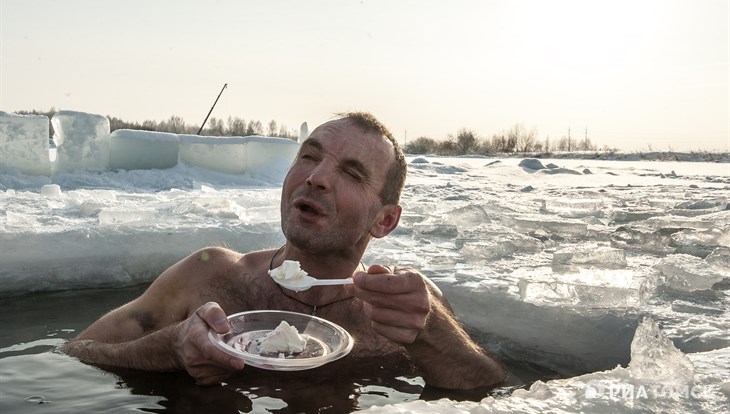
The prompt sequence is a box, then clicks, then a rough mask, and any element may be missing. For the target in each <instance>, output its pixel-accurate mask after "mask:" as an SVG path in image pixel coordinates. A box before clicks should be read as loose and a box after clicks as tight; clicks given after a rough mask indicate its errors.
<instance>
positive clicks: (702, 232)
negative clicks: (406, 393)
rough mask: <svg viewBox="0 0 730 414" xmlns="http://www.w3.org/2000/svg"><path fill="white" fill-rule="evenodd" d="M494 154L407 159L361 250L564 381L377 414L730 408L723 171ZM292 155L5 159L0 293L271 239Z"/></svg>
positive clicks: (512, 353) (273, 242)
mask: <svg viewBox="0 0 730 414" xmlns="http://www.w3.org/2000/svg"><path fill="white" fill-rule="evenodd" d="M161 151H164V149H163V150H161ZM192 157H193V158H194V157H195V152H193V153H192ZM202 158H203V157H202V155H201V159H202ZM494 161H495V160H493V159H484V158H437V157H409V178H408V181H407V183H406V188H405V190H404V194H403V199H402V204H403V207H404V214H403V218H402V222H401V225H400V227H399V228H398V229H397V230H396V232H395V233H394V234H392V235H390V236H388V237H387V238H385V239H382V240H377V241H376V242H374V243H373V244H372V246H371V248H370V250H369V251H368V253H367V255H366V257H365V258H364V260H365V261H366V262H385V263H400V264H409V265H414V266H416V267H418V268H419V269H421V270H422V271H423V272H424V273H425V274H426V275H428V276H429V277H431V278H432V279H433V280H435V281H436V283H437V284H438V285H439V286H440V287H441V289H442V290H443V291H444V292H445V294H446V295H447V296H448V297H449V298H450V300H451V302H452V304H453V306H454V309H455V311H456V312H457V314H458V315H459V317H460V319H461V320H462V321H463V322H464V324H465V325H466V326H467V327H468V328H470V330H472V331H475V332H481V333H483V334H485V335H487V336H488V337H483V338H479V339H480V340H481V341H483V343H487V344H489V346H490V347H491V350H492V351H494V352H496V353H498V354H500V355H504V356H508V357H511V358H516V359H523V360H527V361H530V362H532V363H534V364H538V365H542V366H545V367H548V368H551V369H553V370H556V371H558V372H561V373H563V374H565V375H567V376H571V378H568V379H563V380H552V381H547V382H544V383H543V382H538V383H535V384H534V385H532V386H531V387H530V388H529V389H525V390H517V391H514V392H513V393H512V394H511V395H509V396H504V397H497V398H495V397H489V398H486V399H484V400H483V401H481V402H454V401H449V400H441V401H437V402H423V401H419V402H411V403H404V404H398V405H395V406H387V407H380V408H372V411H376V412H439V413H444V412H492V411H496V412H677V413H679V412H723V411H724V412H727V407H728V404H729V403H730V401H729V397H728V395H729V394H730V310H729V309H730V299H729V297H728V289H730V240H729V237H728V234H730V231H729V230H730V210H728V207H727V205H728V199H729V198H730V164H728V163H716V164H712V163H703V162H697V163H695V162H645V161H642V162H631V161H591V160H543V161H542V162H543V163H544V164H548V163H554V164H555V165H557V166H558V168H552V169H548V168H545V169H534V168H526V167H525V166H524V165H523V166H520V165H519V164H520V161H521V160H518V159H501V160H498V162H494ZM23 165H25V164H23ZM526 165H531V166H534V165H535V164H534V162H533V163H531V164H526ZM287 167H288V162H287V161H285V160H283V159H278V160H277V161H271V162H268V163H265V164H263V165H259V166H257V167H256V168H252V169H250V170H248V171H246V172H244V173H240V174H227V173H225V172H216V171H211V170H210V169H207V168H203V167H200V166H198V167H193V166H189V165H186V164H184V163H178V164H176V165H175V166H174V167H172V168H167V169H145V170H129V171H123V170H119V171H112V170H109V169H102V170H96V171H88V170H87V171H76V172H58V173H56V174H54V175H53V176H44V175H28V174H24V173H21V172H20V171H19V170H18V169H17V168H6V169H4V170H3V171H2V172H1V173H0V246H2V248H0V263H2V266H0V294H1V295H15V294H23V293H26V292H30V291H34V290H49V289H74V288H83V287H104V286H124V285H129V284H137V283H140V282H146V281H150V280H152V279H153V278H154V277H155V276H156V275H157V274H159V272H160V271H162V270H163V269H164V268H166V267H167V266H169V265H170V264H172V263H174V262H175V261H177V260H179V259H180V258H182V257H184V256H186V255H187V254H188V253H190V252H191V251H193V250H195V249H198V248H200V247H203V246H207V245H211V244H215V245H226V246H229V247H231V248H234V249H238V250H244V251H245V250H252V249H259V248H265V247H273V246H277V245H279V244H280V243H282V242H283V236H282V235H281V231H280V229H279V187H280V184H281V181H282V179H283V177H284V174H285V171H286V168H287ZM561 169H562V170H561ZM547 170H551V171H553V172H552V173H549V172H547ZM555 170H558V172H557V173H556V172H555ZM568 170H569V171H570V173H568ZM641 321H644V323H641ZM639 326H641V329H639V330H638V332H637V327H639ZM619 364H620V365H621V366H618V365H619ZM685 390H686V392H685ZM632 393H633V394H632Z"/></svg>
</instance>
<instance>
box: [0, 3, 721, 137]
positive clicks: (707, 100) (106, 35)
mask: <svg viewBox="0 0 730 414" xmlns="http://www.w3.org/2000/svg"><path fill="white" fill-rule="evenodd" d="M729 3H730V2H728V1H727V0H632V1H626V0H616V1H603V0H601V1H581V0H570V1H568V0H552V1H541V0H535V1H531V0H515V1H507V0H504V1H468V0H448V1H446V0H445V1H426V0H423V1H415V0H414V1H388V0H379V1H374V0H362V1H350V0H331V1H324V0H319V1H305V0H300V1H296V0H271V1H234V0H219V1H189V0H174V1H169V0H162V1H145V0H125V1H116V2H107V1H94V0H75V1H73V0H68V1H62V0H35V1H32V2H28V1H26V0H0V26H1V27H0V110H2V111H6V112H13V111H18V110H31V109H36V110H48V109H50V108H51V107H54V108H56V109H68V110H77V111H84V112H91V113H97V114H102V115H111V116H115V117H119V118H122V119H124V120H126V121H137V122H142V121H144V120H146V119H152V120H157V121H162V120H164V119H168V118H169V117H170V116H172V115H177V116H181V117H182V118H183V119H184V120H185V121H186V122H187V123H188V124H198V125H199V124H200V123H201V122H202V121H203V119H204V118H205V116H206V114H207V113H208V111H209V110H210V108H211V106H212V105H213V101H214V100H215V98H216V96H217V95H218V93H219V92H220V89H221V88H222V87H223V84H225V83H227V84H228V88H227V89H226V90H225V91H224V92H223V94H222V96H221V98H220V100H219V102H218V104H217V106H216V107H215V110H214V111H213V114H212V115H211V116H214V117H217V118H222V119H224V120H225V119H227V118H228V117H229V116H238V117H241V118H244V119H245V120H247V121H248V120H252V119H253V120H260V121H261V122H262V123H263V124H264V125H266V124H267V123H268V122H269V121H270V120H272V119H273V120H275V121H277V122H278V123H279V124H284V125H286V126H287V127H288V128H289V129H297V130H298V128H299V125H300V124H301V123H302V122H303V121H306V122H307V123H308V124H309V128H310V130H311V129H312V128H313V127H314V126H316V125H318V124H320V123H322V122H324V121H326V120H328V119H331V117H332V115H333V114H334V113H336V112H342V111H351V110H364V111H370V112H372V113H374V114H375V115H376V116H378V117H379V118H380V119H381V120H382V121H383V122H384V123H385V124H386V125H388V126H389V127H390V129H391V130H392V132H393V133H394V135H396V137H397V138H399V140H400V141H401V142H403V141H404V139H405V138H406V136H407V139H408V140H412V139H414V138H416V137H419V136H427V137H431V138H434V139H444V138H446V137H447V135H448V134H453V135H455V134H456V133H457V131H458V130H459V129H461V128H468V129H471V130H473V131H474V132H475V133H476V134H477V135H478V136H480V137H490V136H491V135H492V134H494V133H498V132H500V131H507V130H509V129H510V128H512V127H513V126H514V125H515V124H517V123H521V124H523V125H524V127H525V128H527V129H531V128H535V129H536V130H537V133H538V137H539V138H540V139H544V138H545V137H550V139H551V140H553V142H554V141H555V140H557V139H559V138H560V137H561V136H565V135H567V134H568V131H569V130H570V133H571V136H573V137H575V138H579V139H582V138H583V137H584V134H585V130H586V128H587V130H588V137H589V138H590V139H591V141H592V142H593V143H595V144H598V145H599V146H603V145H607V146H609V147H612V148H619V149H622V150H647V149H649V148H651V149H654V150H668V149H674V150H725V151H728V150H730V103H729V101H730V86H729V85H730V62H729V60H730V57H729V56H730V31H729V30H730V29H729V27H730V6H729Z"/></svg>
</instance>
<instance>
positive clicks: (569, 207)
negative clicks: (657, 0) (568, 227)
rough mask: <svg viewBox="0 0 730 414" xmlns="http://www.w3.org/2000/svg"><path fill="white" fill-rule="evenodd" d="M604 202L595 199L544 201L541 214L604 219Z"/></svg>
mask: <svg viewBox="0 0 730 414" xmlns="http://www.w3.org/2000/svg"><path fill="white" fill-rule="evenodd" d="M603 210H604V204H603V200H597V199H593V198H587V199H575V200H569V199H568V200H565V199H558V200H543V202H542V208H540V212H541V213H549V214H557V215H559V216H560V217H568V218H577V217H587V216H594V217H602V216H603V215H604V211H603Z"/></svg>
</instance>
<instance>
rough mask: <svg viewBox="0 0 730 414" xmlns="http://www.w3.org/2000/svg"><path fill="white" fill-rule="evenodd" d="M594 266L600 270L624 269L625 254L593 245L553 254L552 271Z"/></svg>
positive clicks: (574, 247) (569, 248)
mask: <svg viewBox="0 0 730 414" xmlns="http://www.w3.org/2000/svg"><path fill="white" fill-rule="evenodd" d="M580 266H584V267H590V266H594V267H597V268H601V269H622V268H625V267H626V252H625V251H624V250H622V249H617V248H614V247H609V246H601V245H598V244H595V243H590V244H585V245H579V246H571V247H566V248H563V249H560V250H557V251H556V252H555V253H553V271H554V272H559V271H565V270H573V269H576V268H577V267H580Z"/></svg>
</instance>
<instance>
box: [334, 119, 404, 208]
mask: <svg viewBox="0 0 730 414" xmlns="http://www.w3.org/2000/svg"><path fill="white" fill-rule="evenodd" d="M337 116H338V117H339V119H346V120H349V121H350V122H352V123H354V124H355V125H357V126H358V127H360V128H362V129H363V131H365V132H372V133H375V134H378V135H380V136H382V137H383V138H385V139H387V140H388V141H390V143H391V144H393V163H392V164H391V165H390V167H389V168H388V171H387V173H386V176H385V182H384V183H383V188H381V189H380V194H379V196H380V202H381V203H383V205H386V204H398V202H399V201H400V195H401V193H402V192H403V185H404V184H405V182H406V174H407V172H408V165H407V163H406V157H405V155H404V154H403V150H402V149H401V147H400V145H399V144H398V141H396V139H395V137H393V134H391V133H390V131H389V130H388V128H386V127H385V125H383V123H382V122H380V121H379V120H378V119H377V118H375V116H373V115H372V114H370V113H368V112H345V113H339V114H337Z"/></svg>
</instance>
